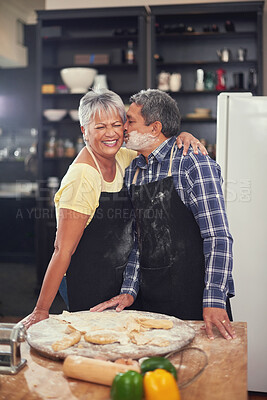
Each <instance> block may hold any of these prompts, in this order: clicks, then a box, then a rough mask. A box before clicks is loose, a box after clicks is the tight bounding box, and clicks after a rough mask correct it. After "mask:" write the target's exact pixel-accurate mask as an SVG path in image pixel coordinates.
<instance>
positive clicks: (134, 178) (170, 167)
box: [132, 142, 176, 185]
mask: <svg viewBox="0 0 267 400" xmlns="http://www.w3.org/2000/svg"><path fill="white" fill-rule="evenodd" d="M175 145H176V142H174V143H173V146H172V149H171V155H170V166H169V171H168V176H171V175H172V161H173V152H174V147H175ZM139 171H140V168H139V167H137V169H136V171H135V174H134V177H133V181H132V184H133V185H135V184H136V181H137V177H138V174H139Z"/></svg>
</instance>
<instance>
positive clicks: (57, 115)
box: [43, 109, 67, 121]
mask: <svg viewBox="0 0 267 400" xmlns="http://www.w3.org/2000/svg"><path fill="white" fill-rule="evenodd" d="M43 114H44V116H45V117H46V118H47V119H48V120H49V121H60V120H61V119H62V118H64V117H65V115H67V110H62V109H58V110H54V109H47V110H44V112H43Z"/></svg>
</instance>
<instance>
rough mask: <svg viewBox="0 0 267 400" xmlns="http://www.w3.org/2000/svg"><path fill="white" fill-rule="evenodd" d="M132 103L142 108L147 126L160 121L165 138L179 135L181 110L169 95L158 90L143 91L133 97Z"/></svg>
mask: <svg viewBox="0 0 267 400" xmlns="http://www.w3.org/2000/svg"><path fill="white" fill-rule="evenodd" d="M130 102H131V103H135V104H137V105H138V106H142V109H141V114H142V116H143V118H144V120H145V124H146V125H150V124H152V123H153V122H155V121H160V122H161V124H162V130H161V131H162V133H163V134H164V136H166V137H171V136H175V135H177V134H178V133H179V131H180V123H181V114H180V110H179V108H178V105H177V103H176V101H175V100H174V99H173V98H172V97H171V96H169V95H168V94H167V93H165V92H162V91H161V90H158V89H147V90H141V91H140V92H139V93H137V94H134V95H133V96H131V98H130Z"/></svg>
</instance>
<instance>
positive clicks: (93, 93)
mask: <svg viewBox="0 0 267 400" xmlns="http://www.w3.org/2000/svg"><path fill="white" fill-rule="evenodd" d="M78 111H79V120H80V125H81V126H86V125H88V124H89V123H90V122H91V121H92V120H93V119H94V118H95V115H96V114H97V113H100V112H105V113H107V114H110V113H112V112H115V113H117V112H118V113H119V116H120V117H121V119H122V122H123V123H125V122H126V113H125V107H124V104H123V101H122V99H121V98H120V96H119V95H118V94H116V93H114V92H112V91H111V90H107V89H96V90H93V89H91V90H90V91H89V92H87V93H86V94H85V95H84V96H83V97H82V98H81V100H80V106H79V110H78Z"/></svg>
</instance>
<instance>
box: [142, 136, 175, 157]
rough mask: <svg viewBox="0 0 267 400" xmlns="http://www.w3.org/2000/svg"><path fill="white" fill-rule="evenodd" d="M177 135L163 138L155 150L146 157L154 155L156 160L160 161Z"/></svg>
mask: <svg viewBox="0 0 267 400" xmlns="http://www.w3.org/2000/svg"><path fill="white" fill-rule="evenodd" d="M176 139H177V136H171V137H170V138H168V139H166V140H164V142H163V143H161V144H160V145H159V146H158V147H157V148H156V149H155V150H153V151H152V153H151V154H149V156H148V159H150V158H152V157H155V158H156V160H157V161H158V162H159V163H160V162H162V161H163V160H164V158H165V157H166V155H167V154H168V152H169V151H170V149H171V148H172V145H173V143H174V142H175V141H176Z"/></svg>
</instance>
